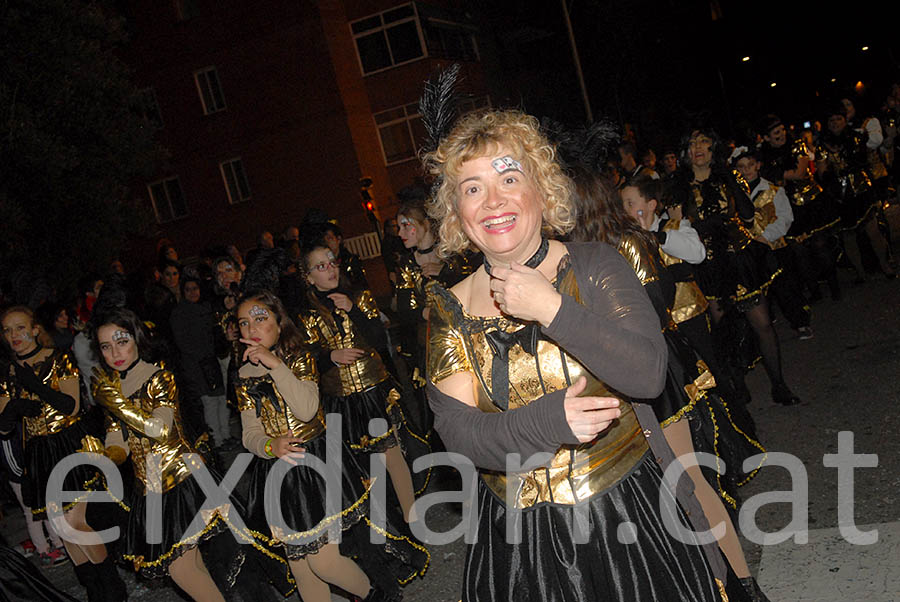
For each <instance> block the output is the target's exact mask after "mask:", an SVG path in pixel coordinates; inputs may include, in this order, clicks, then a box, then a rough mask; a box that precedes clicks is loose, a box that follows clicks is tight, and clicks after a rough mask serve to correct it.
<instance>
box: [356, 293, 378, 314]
mask: <svg viewBox="0 0 900 602" xmlns="http://www.w3.org/2000/svg"><path fill="white" fill-rule="evenodd" d="M355 303H356V307H358V308H359V311H361V312H362V313H363V315H365V316H366V317H367V318H369V319H370V320H372V319H373V318H377V317H378V304H377V303H375V298H374V297H373V296H372V292H371V291H369V290H368V289H364V290H361V291H360V292H359V294H357V295H356V301H355Z"/></svg>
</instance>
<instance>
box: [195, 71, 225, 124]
mask: <svg viewBox="0 0 900 602" xmlns="http://www.w3.org/2000/svg"><path fill="white" fill-rule="evenodd" d="M194 81H195V82H197V92H198V93H199V94H200V102H201V103H202V104H203V114H204V115H209V114H210V113H216V112H218V111H224V110H225V95H224V94H223V93H222V85H221V84H220V83H219V74H218V72H216V68H215V67H207V68H205V69H201V70H200V71H197V72H195V73H194Z"/></svg>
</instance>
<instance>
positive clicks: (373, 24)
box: [122, 0, 490, 257]
mask: <svg viewBox="0 0 900 602" xmlns="http://www.w3.org/2000/svg"><path fill="white" fill-rule="evenodd" d="M122 4H123V5H125V6H126V7H127V8H124V9H123V14H124V16H125V18H126V22H127V26H128V29H129V31H130V34H131V41H130V43H129V45H128V47H127V49H126V52H125V54H124V55H123V59H124V60H125V61H126V62H127V63H128V64H129V65H131V67H132V68H133V70H134V78H135V81H136V83H137V84H138V86H140V87H141V88H142V89H143V92H144V94H145V97H146V107H147V112H148V115H149V116H150V117H151V118H152V119H155V120H157V121H158V122H159V124H160V139H161V142H162V143H163V145H164V146H165V147H166V148H167V149H168V150H169V152H170V157H169V160H168V162H167V164H166V165H165V166H164V167H163V169H162V170H161V171H160V172H159V173H158V174H157V175H156V176H155V177H154V178H153V179H152V180H151V181H148V182H146V183H145V184H146V185H145V186H143V187H140V186H138V187H137V188H138V189H141V188H143V190H142V193H143V195H144V196H145V199H146V202H147V203H149V204H151V206H152V207H153V213H154V215H155V216H156V221H157V223H158V236H159V237H165V238H168V239H170V240H171V241H172V242H173V243H174V244H175V246H176V247H177V248H178V249H179V252H180V253H181V254H182V256H183V257H187V256H191V255H195V254H197V253H199V252H200V251H201V250H202V249H204V248H205V247H207V246H211V245H216V244H228V243H234V244H237V245H238V247H239V248H241V249H247V248H250V247H253V246H254V245H255V239H256V236H257V235H258V233H259V232H260V231H262V230H263V229H269V230H271V231H273V233H275V234H276V236H277V235H278V233H280V231H281V230H282V229H283V228H284V227H286V226H288V225H296V224H297V223H299V222H300V220H301V219H302V218H303V216H304V214H305V213H306V212H307V210H308V209H310V208H312V207H319V208H322V209H324V210H325V211H326V212H327V213H328V214H329V215H330V216H331V217H334V218H337V219H338V220H339V222H340V224H341V226H342V227H343V228H344V231H345V235H346V236H348V237H351V236H354V235H358V234H362V233H365V232H367V231H371V230H372V225H371V223H370V222H369V220H368V219H367V217H366V213H365V211H364V209H363V207H362V203H361V197H360V189H359V180H360V178H363V177H368V178H371V179H372V181H373V186H372V189H371V192H372V196H373V198H374V201H375V206H376V209H375V211H376V214H377V215H378V217H379V218H381V219H384V218H386V217H388V216H392V215H393V211H394V210H395V204H396V200H395V199H396V196H395V195H396V191H397V190H399V189H401V188H403V187H404V186H406V185H408V184H410V183H411V182H412V181H413V179H414V178H415V177H416V176H418V175H420V174H421V168H420V164H419V161H418V160H417V158H416V151H417V149H418V145H419V143H420V142H421V139H422V135H423V133H422V132H423V128H422V126H421V119H420V117H419V116H418V112H417V101H418V98H419V95H420V94H421V90H422V83H423V82H424V81H425V80H426V79H427V78H428V77H429V76H430V75H432V74H434V73H436V72H437V71H438V70H439V69H440V68H441V67H442V66H444V65H446V64H449V63H450V62H459V63H460V64H461V65H462V68H463V75H464V80H463V85H462V90H463V92H464V93H466V100H465V101H464V103H463V104H464V108H474V107H477V106H483V105H486V104H488V103H489V102H490V101H489V98H490V96H489V93H488V90H487V84H486V83H485V77H484V75H483V70H482V66H481V61H480V54H479V43H478V33H479V32H478V29H477V27H476V26H475V24H474V23H472V20H471V18H470V17H467V16H466V15H465V12H464V10H463V6H464V4H465V3H464V2H460V1H454V0H444V1H433V2H432V1H428V2H405V3H398V2H397V0H316V1H313V0H260V1H258V2H246V1H243V0H218V1H216V2H213V1H212V0H169V1H168V2H128V3H122ZM148 246H152V242H148ZM151 252H152V250H151Z"/></svg>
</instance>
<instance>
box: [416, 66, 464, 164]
mask: <svg viewBox="0 0 900 602" xmlns="http://www.w3.org/2000/svg"><path fill="white" fill-rule="evenodd" d="M458 80H459V64H458V63H454V64H452V65H450V66H449V67H447V68H446V69H444V70H443V71H441V72H440V73H439V74H438V76H437V78H432V79H429V80H428V81H426V82H425V90H424V91H423V92H422V97H421V98H419V113H420V114H421V115H422V125H424V126H425V134H426V138H425V142H424V144H422V150H423V151H425V152H426V153H431V152H434V151H435V150H437V147H438V146H439V145H440V143H441V140H442V139H443V138H444V137H445V136H446V135H447V134H449V133H450V129H451V128H452V127H453V123H454V122H455V121H456V119H457V117H459V113H458V112H457V101H458V100H459V98H458V95H457V90H456V84H457V81H458Z"/></svg>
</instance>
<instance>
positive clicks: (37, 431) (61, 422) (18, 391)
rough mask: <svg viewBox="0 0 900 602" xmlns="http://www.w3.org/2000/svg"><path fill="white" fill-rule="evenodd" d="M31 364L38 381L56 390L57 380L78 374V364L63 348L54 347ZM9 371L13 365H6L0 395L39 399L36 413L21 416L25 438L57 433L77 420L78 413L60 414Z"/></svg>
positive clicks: (76, 376)
mask: <svg viewBox="0 0 900 602" xmlns="http://www.w3.org/2000/svg"><path fill="white" fill-rule="evenodd" d="M31 368H32V370H34V373H35V374H37V376H38V379H40V381H41V382H42V383H44V384H45V385H46V386H48V387H50V388H51V389H53V390H55V391H59V390H60V389H59V383H60V381H62V380H68V379H72V378H74V379H77V378H78V377H79V373H78V367H77V366H76V365H75V363H74V361H73V360H72V356H71V355H70V354H69V353H67V352H64V351H54V352H53V353H51V354H50V355H49V356H47V357H46V358H45V359H44V360H42V361H40V362H36V363H34V364H33V365H31ZM13 374H14V372H13V367H12V365H10V366H9V374H8V375H7V378H6V379H4V380H3V381H2V382H0V397H9V398H13V397H21V398H23V399H33V400H35V401H37V402H39V403H40V406H41V411H40V413H39V414H38V415H37V416H25V417H24V424H25V428H24V435H25V441H28V440H29V439H33V438H34V437H43V436H46V435H53V434H55V433H59V432H61V431H63V430H65V429H66V428H68V427H70V426H72V425H73V424H75V423H76V422H78V420H79V419H80V416H79V415H78V414H76V415H74V416H69V415H68V414H64V413H62V412H60V411H59V410H57V409H56V408H54V407H53V406H51V405H50V404H48V403H44V402H43V401H42V400H41V398H40V397H38V396H37V395H35V394H34V393H32V392H31V391H28V390H27V389H24V388H21V387H19V386H18V385H17V384H16V382H15V379H14V377H13Z"/></svg>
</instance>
